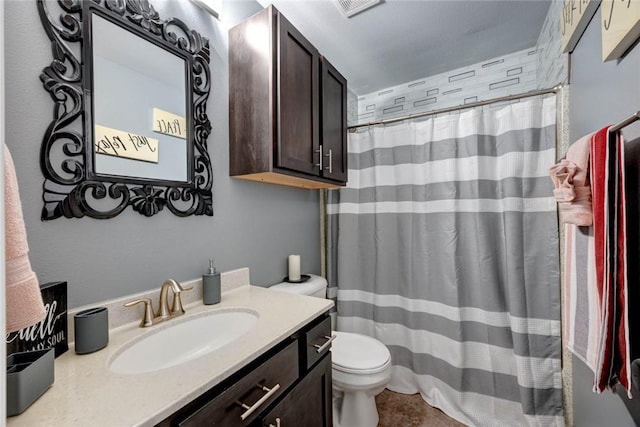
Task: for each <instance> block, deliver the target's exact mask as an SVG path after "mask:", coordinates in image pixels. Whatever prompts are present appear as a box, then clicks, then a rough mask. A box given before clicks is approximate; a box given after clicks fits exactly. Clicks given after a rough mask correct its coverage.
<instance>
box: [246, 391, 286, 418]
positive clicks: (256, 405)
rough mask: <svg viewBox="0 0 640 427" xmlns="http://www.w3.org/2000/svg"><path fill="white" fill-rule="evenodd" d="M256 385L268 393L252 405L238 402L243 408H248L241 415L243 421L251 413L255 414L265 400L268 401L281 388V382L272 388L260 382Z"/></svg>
mask: <svg viewBox="0 0 640 427" xmlns="http://www.w3.org/2000/svg"><path fill="white" fill-rule="evenodd" d="M256 387H258V388H259V389H260V390H262V391H266V392H267V394H265V395H264V396H262V397H261V398H260V400H258V401H257V402H256V403H254V404H253V405H252V406H249V405H247V404H245V403H242V402H236V403H238V405H240V406H242V408H243V409H246V411H245V412H244V413H243V414H242V415H240V419H241V420H242V421H244V420H246V419H247V417H248V416H249V415H251V414H253V413H254V412H255V410H256V409H258V408H259V407H260V406H261V405H262V404H263V403H264V402H265V401H267V399H269V398H270V397H271V396H273V394H274V393H275V392H276V391H278V390H279V389H280V384H276V385H274V386H273V387H271V388H269V387H266V386H263V385H260V384H258V385H257V386H256Z"/></svg>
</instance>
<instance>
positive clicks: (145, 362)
mask: <svg viewBox="0 0 640 427" xmlns="http://www.w3.org/2000/svg"><path fill="white" fill-rule="evenodd" d="M257 321H258V313H257V312H255V311H253V310H250V309H229V310H218V311H212V312H209V313H203V314H202V315H196V316H194V317H191V318H185V319H183V318H180V317H177V318H174V319H171V320H168V321H167V322H166V323H163V324H160V325H157V326H151V328H150V329H149V333H148V334H146V335H143V336H142V337H140V338H138V339H136V340H135V341H133V342H132V344H131V345H125V346H123V348H122V349H121V350H120V351H118V352H117V353H116V354H115V355H114V356H113V358H112V360H111V363H110V366H109V368H110V369H111V371H112V372H115V373H118V374H141V373H145V372H153V371H158V370H161V369H166V368H169V367H171V366H175V365H178V364H180V363H184V362H187V361H189V360H193V359H196V358H198V357H201V356H204V355H205V354H208V353H211V352H212V351H216V350H219V349H221V348H223V347H225V346H226V345H228V344H229V343H231V342H233V341H235V340H236V339H238V338H240V337H241V336H242V335H244V334H246V333H247V332H249V331H250V330H251V329H252V328H253V327H254V326H255V324H256V323H257ZM154 328H157V329H154Z"/></svg>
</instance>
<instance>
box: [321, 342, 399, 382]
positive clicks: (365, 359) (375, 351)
mask: <svg viewBox="0 0 640 427" xmlns="http://www.w3.org/2000/svg"><path fill="white" fill-rule="evenodd" d="M333 335H335V336H336V338H335V339H334V340H333V343H332V344H331V362H332V365H333V368H334V369H337V370H339V371H342V372H346V373H352V374H374V373H377V372H380V371H383V370H384V369H386V368H387V367H388V366H389V365H390V363H391V354H390V353H389V349H388V348H387V347H385V345H384V344H382V343H381V342H380V341H378V340H377V339H375V338H372V337H369V336H367V335H362V334H354V333H351V332H334V333H333Z"/></svg>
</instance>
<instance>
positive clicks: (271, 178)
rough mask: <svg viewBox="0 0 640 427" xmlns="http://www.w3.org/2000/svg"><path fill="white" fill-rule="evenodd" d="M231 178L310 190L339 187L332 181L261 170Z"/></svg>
mask: <svg viewBox="0 0 640 427" xmlns="http://www.w3.org/2000/svg"><path fill="white" fill-rule="evenodd" d="M233 178H238V179H244V180H247V181H257V182H267V183H270V184H279V185H287V186H289V187H297V188H308V189H310V190H319V189H321V188H326V189H332V188H340V185H339V184H337V183H332V182H324V181H315V180H312V179H307V178H300V177H298V176H292V175H285V174H282V173H277V172H261V173H252V174H247V175H238V176H234V177H233Z"/></svg>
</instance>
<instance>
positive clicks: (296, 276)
mask: <svg viewBox="0 0 640 427" xmlns="http://www.w3.org/2000/svg"><path fill="white" fill-rule="evenodd" d="M289 280H300V255H289Z"/></svg>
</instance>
